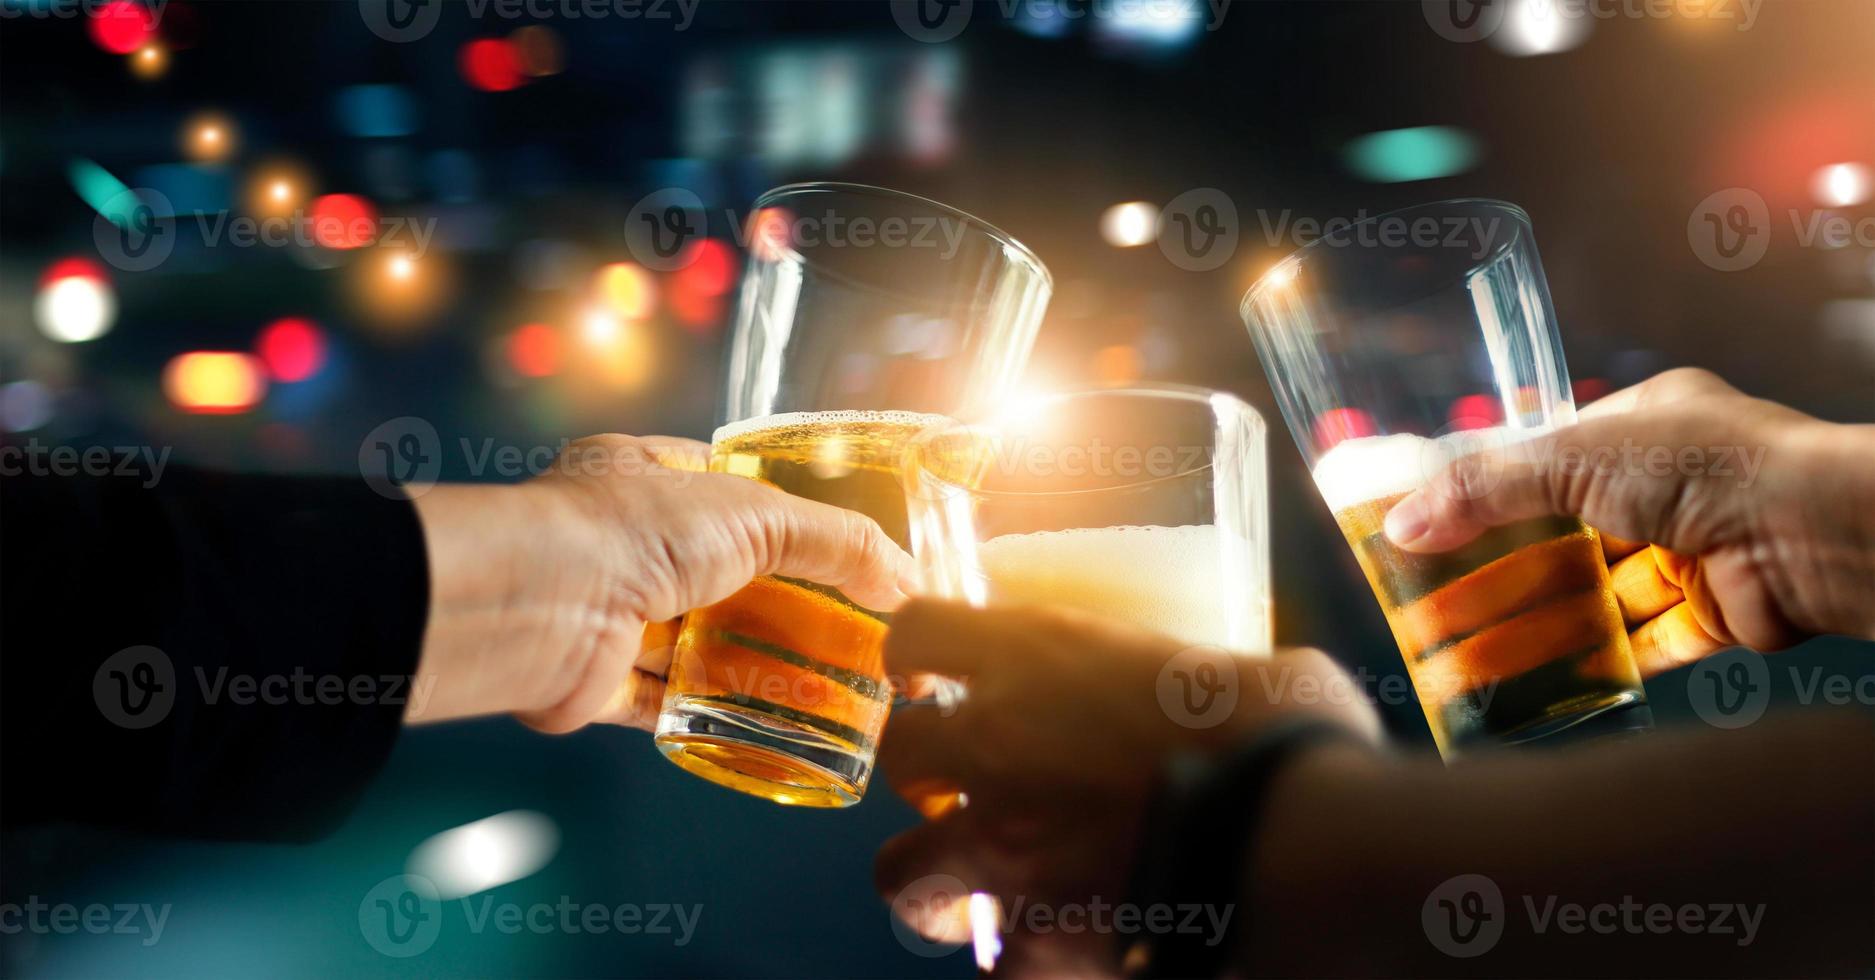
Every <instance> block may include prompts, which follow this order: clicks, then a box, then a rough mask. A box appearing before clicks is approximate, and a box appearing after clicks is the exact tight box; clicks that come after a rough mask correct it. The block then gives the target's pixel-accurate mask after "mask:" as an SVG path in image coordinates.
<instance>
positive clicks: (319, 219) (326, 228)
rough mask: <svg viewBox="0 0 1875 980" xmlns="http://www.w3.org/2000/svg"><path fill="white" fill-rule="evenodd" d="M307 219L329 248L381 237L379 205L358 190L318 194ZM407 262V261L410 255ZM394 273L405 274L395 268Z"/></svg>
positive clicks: (366, 242) (316, 236)
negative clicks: (356, 192) (320, 195)
mask: <svg viewBox="0 0 1875 980" xmlns="http://www.w3.org/2000/svg"><path fill="white" fill-rule="evenodd" d="M269 193H271V189H270V190H269ZM307 219H308V221H309V222H310V223H311V226H312V227H311V231H312V239H313V241H315V242H318V243H319V244H320V245H323V246H325V247H326V248H331V249H341V250H343V249H351V248H363V247H365V246H366V245H369V244H371V243H372V242H375V241H377V239H378V209H377V208H376V207H375V206H373V205H372V203H371V202H370V201H368V200H365V199H364V198H362V197H359V196H358V195H356V194H326V195H324V196H322V197H318V198H315V199H314V200H313V202H312V205H311V207H310V208H308V210H307ZM393 261H394V262H395V260H393ZM405 262H406V263H408V259H405ZM393 274H394V275H399V277H400V278H402V274H401V273H397V272H396V271H395V270H393Z"/></svg>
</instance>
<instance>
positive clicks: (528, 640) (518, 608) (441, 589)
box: [405, 435, 909, 732]
mask: <svg viewBox="0 0 1875 980" xmlns="http://www.w3.org/2000/svg"><path fill="white" fill-rule="evenodd" d="M708 452H709V447H708V446H705V445H703V444H702V443H697V442H691V441H689V440H682V439H668V438H656V437H652V438H636V437H632V436H621V435H606V436H595V437H593V438H590V439H582V440H580V441H579V442H576V443H573V444H572V445H571V446H570V447H568V448H567V450H566V451H565V452H564V453H563V454H562V455H561V456H560V458H559V459H558V460H556V461H555V463H554V465H553V467H552V469H551V470H550V471H549V472H548V473H547V474H545V475H543V476H541V477H539V478H537V479H534V480H532V481H530V482H528V483H524V484H521V485H519V486H507V487H494V486H439V487H435V488H433V489H431V490H430V491H429V492H428V493H425V494H423V495H422V496H420V497H418V498H417V499H416V501H415V503H416V509H417V515H418V518H419V520H421V522H422V524H423V531H424V537H425V540H426V542H427V546H428V551H429V565H430V619H429V625H428V627H427V628H426V630H425V632H424V641H423V654H422V659H421V662H420V664H419V666H418V671H417V683H416V684H415V685H413V689H415V690H426V691H429V692H430V693H429V694H428V695H427V697H426V698H424V699H423V702H422V703H418V699H417V698H416V697H414V696H413V698H412V706H411V708H410V710H409V712H408V713H407V714H406V718H405V720H406V721H438V720H443V719H447V718H459V717H465V716H468V715H478V714H492V713H498V712H513V713H515V714H517V715H518V716H519V717H520V718H521V720H522V721H525V722H526V723H528V724H530V725H532V726H534V727H536V728H539V729H541V730H543V731H549V732H564V731H571V730H572V729H575V728H578V727H580V726H581V725H584V724H586V723H588V722H593V721H603V722H608V723H612V724H621V725H635V726H638V727H641V728H650V727H652V725H653V724H654V723H655V721H656V718H657V714H658V708H659V704H660V702H661V701H662V700H663V688H664V675H665V672H666V671H667V670H668V669H669V666H670V656H671V650H670V647H669V645H668V643H664V642H645V641H644V635H645V631H646V626H647V624H656V623H659V622H661V621H664V620H669V619H672V618H673V617H676V616H680V615H682V614H683V613H684V612H686V611H687V610H690V609H693V608H696V607H698V606H704V605H708V604H710V603H712V602H716V601H719V600H721V599H724V598H727V597H728V596H729V595H730V594H731V593H733V592H735V591H736V590H737V589H740V588H742V587H743V586H744V585H747V584H748V583H749V581H750V580H752V579H754V578H756V577H757V576H761V575H774V574H781V575H791V576H794V577H797V578H804V579H808V580H811V581H815V582H820V583H822V584H825V585H831V586H834V587H836V588H838V589H840V590H841V591H842V592H845V593H846V594H847V595H848V596H851V597H852V598H853V600H854V601H856V602H859V603H861V604H863V605H865V606H867V607H869V608H875V609H891V608H893V607H895V606H896V605H897V604H898V603H900V602H903V601H904V598H905V597H904V594H903V593H902V592H901V591H900V589H899V582H900V580H901V578H902V576H904V575H905V574H907V571H908V569H907V566H908V565H909V557H908V556H907V555H906V554H905V553H904V552H903V551H902V550H900V549H899V547H898V546H897V545H896V544H894V543H893V542H892V540H891V539H890V538H888V537H886V536H885V533H884V532H882V531H880V530H879V527H878V525H876V524H874V523H873V522H872V521H871V520H870V519H869V518H866V517H864V516H862V515H860V514H857V513H854V512H852V511H848V510H843V509H841V508H838V507H833V506H830V505H827V504H822V503H817V502H814V501H811V500H805V499H802V498H800V497H792V496H789V495H787V494H785V493H782V492H781V491H779V490H777V489H775V488H773V487H770V486H767V485H765V484H762V483H758V482H756V481H754V480H749V479H745V478H743V477H739V476H730V475H727V474H721V473H705V472H697V471H698V470H700V469H702V466H703V464H702V460H704V459H706V458H707V455H708ZM426 682H427V683H428V685H429V686H428V687H424V686H422V685H424V684H425V683H426Z"/></svg>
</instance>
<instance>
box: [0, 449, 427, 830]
mask: <svg viewBox="0 0 1875 980" xmlns="http://www.w3.org/2000/svg"><path fill="white" fill-rule="evenodd" d="M159 475H160V477H161V479H159V480H152V479H150V476H151V474H149V473H147V472H146V473H144V474H142V475H140V476H135V477H133V476H37V475H25V474H15V475H6V476H0V613H3V615H4V620H3V621H0V822H4V823H5V824H6V825H7V826H18V825H20V824H24V823H34V822H40V821H51V820H69V821H77V822H83V823H92V824H105V825H112V826H117V827H124V828H131V829H138V830H146V831H152V832H157V833H166V834H177V835H186V836H194V837H218V838H245V839H308V838H312V837H316V836H318V835H320V834H322V833H324V832H326V831H329V830H330V829H331V828H332V827H333V826H334V825H336V824H337V823H338V821H339V820H341V819H342V818H343V817H344V815H345V813H346V812H347V811H348V810H349V809H350V807H351V805H352V803H353V802H354V801H355V799H356V798H357V796H358V795H359V794H360V792H362V790H363V789H364V787H365V785H366V784H367V783H368V782H369V781H370V780H371V778H372V777H373V776H374V775H375V773H376V771H377V769H378V768H379V767H380V766H381V765H382V763H383V761H384V759H385V757H386V756H387V755H388V754H389V752H390V748H391V745H392V743H393V741H394V740H395V739H396V737H397V733H398V730H399V727H400V725H401V722H402V717H403V713H404V707H405V704H406V703H407V701H408V700H409V699H410V698H411V697H412V692H411V680H412V675H413V674H414V672H415V670H416V664H417V656H418V651H419V647H420V645H421V642H422V637H423V627H424V621H425V617H426V615H427V610H428V591H429V579H428V569H427V566H426V563H425V555H424V547H423V535H422V529H421V527H420V526H419V525H418V522H417V517H416V512H415V509H414V508H413V507H412V506H411V504H410V502H409V501H408V500H404V499H387V498H386V497H383V496H380V495H379V494H377V493H376V492H374V491H373V490H372V489H371V488H370V487H368V486H367V485H366V484H365V483H364V482H363V481H361V480H357V479H351V480H346V479H338V478H292V477H274V476H236V475H230V474H216V473H208V472H202V471H194V470H187V469H184V468H181V467H173V466H172V467H169V468H167V469H164V470H161V471H160V474H159ZM146 484H149V485H146Z"/></svg>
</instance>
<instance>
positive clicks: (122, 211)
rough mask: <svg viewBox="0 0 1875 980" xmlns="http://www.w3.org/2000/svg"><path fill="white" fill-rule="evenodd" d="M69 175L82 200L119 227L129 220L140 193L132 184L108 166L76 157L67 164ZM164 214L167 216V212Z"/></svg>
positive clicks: (67, 173) (66, 169)
mask: <svg viewBox="0 0 1875 980" xmlns="http://www.w3.org/2000/svg"><path fill="white" fill-rule="evenodd" d="M65 173H66V177H67V178H68V179H69V180H70V181H71V182H72V190H73V191H76V192H77V194H78V197H79V199H80V200H82V201H84V202H85V203H86V204H89V205H91V210H93V211H96V212H97V213H99V214H101V215H103V216H104V217H105V218H106V219H108V220H109V221H110V222H111V223H112V224H114V225H117V226H118V227H119V228H122V227H125V226H126V224H127V223H128V222H129V221H130V217H131V214H130V212H131V210H132V209H133V208H134V207H135V206H136V204H137V200H138V198H137V196H136V195H134V194H131V193H130V188H128V187H126V186H124V182H123V181H121V180H118V179H117V177H116V175H114V174H112V173H111V172H110V171H109V170H106V169H104V168H103V167H100V166H98V165H97V164H95V163H92V162H91V161H90V160H86V159H85V158H83V157H79V158H77V159H74V160H73V161H72V162H71V165H70V166H68V167H66V168H65ZM163 217H168V216H167V215H164V216H163Z"/></svg>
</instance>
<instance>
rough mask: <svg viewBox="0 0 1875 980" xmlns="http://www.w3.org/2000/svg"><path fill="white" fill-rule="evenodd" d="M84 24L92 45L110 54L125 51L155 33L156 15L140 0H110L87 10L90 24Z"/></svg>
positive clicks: (132, 49) (133, 49)
mask: <svg viewBox="0 0 1875 980" xmlns="http://www.w3.org/2000/svg"><path fill="white" fill-rule="evenodd" d="M86 26H87V28H88V29H89V31H90V34H91V41H92V43H93V44H96V45H97V46H98V47H100V48H103V49H104V50H106V51H109V52H110V53H112V54H129V53H131V52H132V51H135V50H137V49H138V48H140V47H142V46H143V45H144V44H145V43H147V42H148V41H149V40H150V38H151V36H152V35H153V34H155V33H156V18H155V17H154V16H153V15H152V14H151V13H150V11H149V9H148V8H146V7H145V6H144V5H143V4H141V3H134V2H132V0H111V2H109V3H106V4H105V5H103V6H102V7H98V8H96V9H92V10H91V23H90V24H88V25H86Z"/></svg>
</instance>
